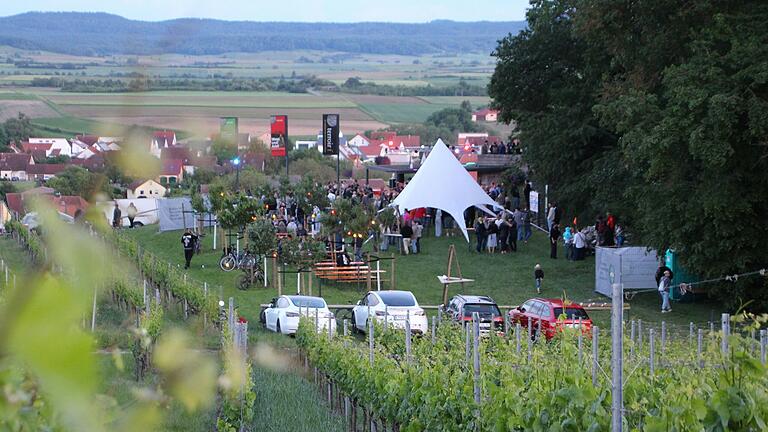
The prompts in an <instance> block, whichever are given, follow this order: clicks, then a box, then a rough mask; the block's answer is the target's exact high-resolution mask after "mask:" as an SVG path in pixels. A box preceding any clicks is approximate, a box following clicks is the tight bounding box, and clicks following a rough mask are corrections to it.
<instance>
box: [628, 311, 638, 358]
mask: <svg viewBox="0 0 768 432" xmlns="http://www.w3.org/2000/svg"><path fill="white" fill-rule="evenodd" d="M635 330H636V329H635V320H632V321H631V322H630V327H629V340H630V342H631V343H630V345H629V357H630V358H635Z"/></svg>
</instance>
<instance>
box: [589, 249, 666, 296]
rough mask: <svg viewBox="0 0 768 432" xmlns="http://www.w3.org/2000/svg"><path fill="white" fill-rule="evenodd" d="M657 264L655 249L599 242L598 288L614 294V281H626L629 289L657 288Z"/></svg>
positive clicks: (596, 252)
mask: <svg viewBox="0 0 768 432" xmlns="http://www.w3.org/2000/svg"><path fill="white" fill-rule="evenodd" d="M658 267H659V259H658V257H657V256H656V251H655V250H653V249H648V248H646V247H643V246H634V247H622V248H615V247H599V246H598V247H597V248H595V291H596V292H597V293H599V294H602V295H605V296H608V297H611V294H612V293H613V292H612V289H611V285H612V284H614V283H618V284H622V285H624V289H625V290H627V291H629V290H633V289H648V288H654V287H655V286H656V279H655V275H656V269H657V268H658ZM675 276H677V275H675Z"/></svg>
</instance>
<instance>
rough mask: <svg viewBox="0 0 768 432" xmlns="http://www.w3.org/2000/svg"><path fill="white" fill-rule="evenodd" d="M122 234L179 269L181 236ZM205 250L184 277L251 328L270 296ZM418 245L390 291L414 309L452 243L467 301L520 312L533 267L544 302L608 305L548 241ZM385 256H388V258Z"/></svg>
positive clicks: (694, 310)
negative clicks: (485, 248)
mask: <svg viewBox="0 0 768 432" xmlns="http://www.w3.org/2000/svg"><path fill="white" fill-rule="evenodd" d="M127 234H128V235H129V236H131V237H133V238H135V239H136V240H137V241H139V243H140V244H142V245H143V246H144V247H146V248H147V250H148V251H151V252H152V253H155V254H157V255H158V256H159V257H161V258H162V259H164V260H168V261H169V262H171V263H172V264H174V265H177V266H180V265H181V264H182V263H183V254H182V251H181V247H180V245H179V236H180V233H179V232H166V233H161V234H158V233H157V228H156V227H153V226H147V227H144V228H140V229H135V230H129V231H127ZM211 242H212V238H211V236H206V237H204V238H203V250H204V251H205V252H204V253H202V254H201V255H198V256H196V257H195V258H194V259H193V261H192V263H193V267H192V268H191V269H190V270H189V272H188V274H189V275H190V277H191V278H193V279H195V280H198V281H206V282H208V283H209V285H210V286H211V287H213V288H212V289H214V290H215V291H214V292H218V294H219V296H220V297H221V298H227V297H234V298H235V301H236V304H238V305H239V308H240V312H241V313H242V314H243V315H244V316H246V317H247V318H248V319H249V320H251V321H254V320H257V319H258V314H259V311H260V306H259V305H260V304H262V303H266V302H268V301H269V300H270V299H271V298H272V297H274V296H275V294H276V289H275V288H263V287H254V288H251V289H250V290H248V291H241V290H238V289H236V288H235V280H236V278H237V277H239V275H238V274H237V273H238V272H236V271H235V272H231V273H225V272H222V271H221V270H219V269H218V267H217V263H218V259H219V257H220V256H221V255H220V252H217V251H212V250H211V245H212V243H211ZM422 242H423V253H421V254H420V255H415V256H414V255H410V256H397V257H396V258H397V259H396V264H395V274H396V285H395V286H396V288H397V289H404V290H410V291H413V292H414V294H415V295H416V297H417V298H418V299H419V302H420V303H421V304H424V305H437V304H439V303H440V302H441V293H442V286H441V285H440V284H439V282H438V281H437V276H438V275H442V274H445V273H446V265H447V262H446V259H447V251H448V246H449V244H451V243H454V244H455V245H456V250H457V252H458V259H459V263H460V265H461V269H462V270H463V276H464V277H468V278H471V279H475V282H474V283H473V284H471V285H467V287H466V288H465V293H467V294H470V293H471V294H485V295H490V296H491V297H493V298H494V299H495V300H496V301H497V302H498V303H499V304H506V305H515V304H520V303H522V302H523V301H525V300H526V299H528V298H530V297H534V296H535V295H536V292H535V289H534V281H533V267H534V265H535V264H536V263H541V264H542V266H543V269H544V272H545V276H546V277H545V282H544V291H543V293H542V295H543V296H546V297H562V296H563V295H566V296H567V297H568V298H569V299H571V300H574V301H579V302H586V301H598V302H603V301H607V299H606V298H604V297H602V296H600V295H598V294H596V293H595V292H594V277H595V269H594V258H588V259H587V260H585V261H582V262H568V261H566V260H564V259H559V260H551V259H550V258H549V248H548V242H547V239H546V238H545V236H544V235H543V234H541V233H536V234H534V237H533V238H532V240H531V242H529V244H528V245H521V248H520V251H519V252H517V253H513V254H508V255H499V254H497V255H487V254H482V255H480V254H477V253H475V252H474V251H470V250H468V249H469V248H468V247H467V243H466V242H465V241H464V239H463V238H455V237H454V238H450V239H449V238H445V237H443V238H434V237H425V238H424V239H423V240H422ZM561 253H563V252H562V251H561ZM384 256H390V255H389V253H387V254H384ZM383 263H384V264H383V268H382V269H383V270H386V271H387V273H386V274H385V275H384V279H385V280H386V281H385V282H384V283H383V286H382V288H383V289H387V288H389V286H390V285H389V279H388V278H389V277H390V274H391V273H390V270H391V269H390V264H389V262H386V261H384V262H383ZM313 286H314V289H313V293H314V294H316V295H318V294H320V293H322V296H323V297H324V298H325V299H326V301H328V303H331V304H354V303H355V302H356V301H357V300H359V299H360V298H361V297H362V295H363V294H364V292H365V289H366V286H365V284H364V283H362V284H329V283H324V284H322V287H320V286H318V283H317V282H315V283H314V285H313ZM457 290H459V289H458V288H456V289H453V290H452V291H451V292H452V293H456V291H457ZM284 292H285V293H292V292H296V276H295V275H289V276H286V277H285V288H284ZM629 303H630V305H631V308H630V309H629V311H628V312H627V317H628V319H638V318H639V319H643V320H644V321H661V319H662V318H663V319H665V320H666V321H667V322H668V323H670V324H677V325H680V326H685V328H687V324H688V322H691V321H693V322H696V323H699V324H700V325H703V324H702V323H706V322H707V321H708V320H710V319H711V317H712V316H719V312H720V309H719V307H718V306H717V305H714V304H709V303H686V304H676V305H675V311H674V313H671V314H666V315H661V314H660V313H659V304H660V303H659V298H658V295H657V294H656V293H653V292H651V293H646V294H638V295H637V296H636V297H634V298H633V299H632V300H631V301H630V302H629ZM592 315H593V318H595V320H596V321H597V322H598V323H600V324H601V325H602V324H606V323H607V322H608V320H609V313H608V312H595V313H593V314H592ZM343 317H344V315H343V314H342V315H340V318H343Z"/></svg>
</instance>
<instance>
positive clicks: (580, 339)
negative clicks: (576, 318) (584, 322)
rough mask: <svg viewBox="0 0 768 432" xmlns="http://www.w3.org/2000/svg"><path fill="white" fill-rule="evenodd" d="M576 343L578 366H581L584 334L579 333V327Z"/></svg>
mask: <svg viewBox="0 0 768 432" xmlns="http://www.w3.org/2000/svg"><path fill="white" fill-rule="evenodd" d="M578 343H579V365H581V363H582V360H583V359H584V334H583V332H582V331H581V326H579V335H578Z"/></svg>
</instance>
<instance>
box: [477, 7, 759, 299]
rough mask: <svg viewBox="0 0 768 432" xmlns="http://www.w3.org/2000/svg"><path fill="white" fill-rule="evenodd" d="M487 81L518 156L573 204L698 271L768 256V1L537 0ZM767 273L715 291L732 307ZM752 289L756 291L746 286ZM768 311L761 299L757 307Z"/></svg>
mask: <svg viewBox="0 0 768 432" xmlns="http://www.w3.org/2000/svg"><path fill="white" fill-rule="evenodd" d="M531 6H532V8H531V10H530V11H529V14H528V20H529V29H528V30H526V31H524V32H522V33H521V34H519V35H517V36H512V35H510V36H509V37H507V38H505V39H504V40H502V41H500V43H499V46H498V48H497V50H496V52H495V55H496V56H497V57H498V64H497V68H496V71H495V73H494V76H493V78H492V80H491V84H490V86H489V92H490V94H491V96H492V97H493V98H494V105H495V106H497V107H498V108H500V109H501V117H502V119H503V120H505V121H510V120H513V119H515V120H517V121H518V122H519V124H520V127H521V129H522V140H523V145H524V150H525V153H524V157H525V161H526V162H527V163H528V164H529V165H530V168H531V169H532V171H533V176H534V178H535V179H537V180H539V181H540V182H546V183H548V184H550V185H551V187H552V190H553V193H554V195H555V198H556V199H559V200H560V201H562V202H564V203H566V207H567V208H574V210H576V212H577V213H588V212H593V213H592V214H594V212H599V211H605V210H613V211H614V212H616V211H617V210H618V212H619V214H620V219H623V220H624V221H626V222H628V223H629V224H630V226H631V228H632V234H633V239H634V240H635V242H636V243H637V244H644V245H648V246H652V247H655V248H657V249H658V250H665V249H666V248H668V247H672V248H675V249H676V250H677V251H678V252H679V253H680V258H681V260H682V262H683V264H684V265H685V266H687V268H688V269H689V270H691V271H692V272H694V273H696V274H699V275H701V276H703V277H718V276H722V275H724V274H729V273H734V272H739V271H745V270H753V269H755V268H761V267H764V266H765V265H766V263H768V248H765V246H764V244H763V240H764V238H765V232H766V230H765V228H764V224H765V220H766V218H768V200H766V199H765V190H767V189H768V151H767V150H768V79H767V78H766V77H767V76H768V60H766V59H768V33H766V32H765V28H768V5H766V4H764V2H761V1H756V0H753V1H720V0H705V1H701V2H688V3H684V4H682V3H681V4H671V3H669V2H664V1H661V0H638V1H633V2H622V1H618V2H617V1H613V0H538V1H533V2H531ZM764 285H765V281H764V280H763V279H762V278H761V279H751V280H747V281H746V282H744V281H742V282H740V283H738V284H726V285H720V286H717V287H713V288H715V289H714V292H715V293H716V294H719V296H720V297H721V298H722V299H724V300H726V301H729V302H730V305H732V306H735V305H736V304H738V303H739V302H740V301H742V300H743V299H746V298H753V299H758V300H762V299H763V298H764V297H768V296H766V294H765V293H766V290H765V289H764ZM757 287H760V288H762V289H755V288H757ZM754 305H755V306H762V307H763V308H764V307H765V303H755V304H754Z"/></svg>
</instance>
